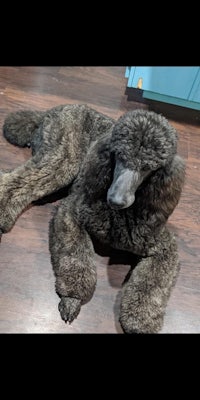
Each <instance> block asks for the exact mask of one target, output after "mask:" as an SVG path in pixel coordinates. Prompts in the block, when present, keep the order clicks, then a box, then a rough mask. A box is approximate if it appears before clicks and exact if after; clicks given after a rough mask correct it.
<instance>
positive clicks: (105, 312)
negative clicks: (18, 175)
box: [0, 66, 200, 334]
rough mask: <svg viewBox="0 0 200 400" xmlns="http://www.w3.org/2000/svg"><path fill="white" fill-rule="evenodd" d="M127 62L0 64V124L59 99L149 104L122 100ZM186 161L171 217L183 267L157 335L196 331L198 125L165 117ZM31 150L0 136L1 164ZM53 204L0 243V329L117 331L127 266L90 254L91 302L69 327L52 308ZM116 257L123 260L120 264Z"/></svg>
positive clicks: (24, 218)
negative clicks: (109, 64)
mask: <svg viewBox="0 0 200 400" xmlns="http://www.w3.org/2000/svg"><path fill="white" fill-rule="evenodd" d="M124 72H125V67H120V66H119V67H62V66H58V67H0V128H1V127H2V126H3V121H4V119H5V117H6V115H7V114H8V113H9V112H11V111H16V110H19V109H22V108H24V109H27V108H33V109H38V110H45V109H47V108H50V107H53V106H56V105H58V104H64V103H66V104H72V103H80V102H83V103H87V104H88V105H90V106H92V107H94V108H95V109H97V110H98V111H100V112H104V113H105V114H107V115H109V116H112V117H113V118H118V117H119V116H120V115H122V114H123V113H124V112H126V111H128V110H132V109H135V108H147V105H145V104H141V103H137V102H128V101H127V97H126V95H125V89H126V82H127V80H126V79H125V78H124ZM170 122H171V123H172V124H173V125H174V126H175V128H176V129H177V132H178V136H179V143H178V149H179V153H180V154H181V155H182V156H183V157H184V158H185V160H186V162H187V170H186V182H185V186H184V190H183V194H182V196H181V200H180V203H179V205H178V207H177V208H176V210H175V211H174V213H173V214H172V216H171V217H170V219H169V222H168V225H169V228H170V229H171V230H172V231H173V232H174V233H175V234H176V237H177V242H178V247H179V257H180V262H181V269H180V273H179V277H178V280H177V283H176V286H175V288H174V289H173V292H172V295H171V298H170V300H169V303H168V306H167V310H166V316H165V321H164V326H163V329H162V331H161V332H162V333H173V332H174V333H190V332H191V333H200V178H199V177H200V127H199V126H198V125H197V124H196V123H194V124H188V123H185V122H180V121H175V120H170ZM29 156H30V150H29V149H19V148H17V147H15V146H12V145H10V144H9V143H7V141H6V140H5V139H4V137H3V135H2V134H1V135H0V169H9V168H14V167H16V166H18V165H20V164H21V163H23V162H24V161H25V160H27V159H28V158H29ZM53 208H54V204H53V203H52V204H46V205H43V206H34V207H30V208H29V209H27V210H26V212H24V213H23V214H22V215H21V216H20V217H19V218H18V220H17V222H16V224H15V226H14V227H13V229H12V230H11V232H9V233H8V234H6V235H4V236H3V237H2V241H1V244H0V251H1V262H0V264H1V265H0V282H1V283H0V332H1V333H2V332H18V333H21V332H23V333H24V332H25V333H30V332H38V333H69V334H70V333H121V332H122V331H121V328H120V326H119V323H118V312H119V303H120V293H121V283H122V282H123V280H124V278H125V276H126V274H127V272H128V270H129V266H128V265H123V263H117V264H113V265H108V264H109V258H108V257H102V256H100V255H96V265H97V273H98V284H97V288H96V291H95V294H94V296H93V298H92V299H91V301H90V302H89V303H88V304H86V305H84V306H83V307H82V310H81V313H80V315H79V317H78V319H77V320H75V321H74V323H73V324H72V325H66V324H65V323H64V322H63V321H62V320H61V319H60V315H59V312H58V309H57V307H58V300H59V299H58V297H57V295H56V293H55V288H54V276H53V271H52V267H51V263H50V255H49V250H48V224H49V220H50V218H51V215H52V212H53ZM120 262H121V261H120Z"/></svg>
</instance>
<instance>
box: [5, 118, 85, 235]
mask: <svg viewBox="0 0 200 400" xmlns="http://www.w3.org/2000/svg"><path fill="white" fill-rule="evenodd" d="M72 123H73V121H72ZM72 128H73V127H71V126H70V123H69V124H67V123H66V125H65V126H64V128H63V121H62V118H60V116H59V112H58V113H57V114H56V113H54V115H52V116H51V114H49V115H47V117H44V119H43V122H42V127H41V128H40V129H41V131H42V142H41V146H39V147H37V151H36V153H35V155H34V156H33V157H32V158H31V159H29V160H28V161H27V162H26V163H25V164H23V165H21V166H19V167H17V168H16V169H14V170H12V171H10V172H5V173H0V230H1V232H3V233H5V232H8V231H9V230H10V229H11V228H12V226H13V224H14V223H15V220H16V219H17V217H18V216H19V214H20V213H21V212H22V211H23V210H24V209H25V208H26V207H27V206H28V205H29V204H31V203H32V202H33V201H36V200H38V199H40V198H42V197H44V196H46V195H48V194H51V193H53V192H55V191H57V190H58V189H60V188H62V187H64V186H67V185H69V184H70V183H71V182H72V180H73V179H74V178H75V177H76V176H77V173H78V170H79V166H80V163H81V158H82V157H83V155H82V153H83V151H82V149H79V147H78V146H79V142H78V140H79V131H78V130H77V131H76V132H74V133H73V134H74V136H73V138H72ZM70 135H71V136H70ZM75 135H77V136H76V139H77V140H75V139H74V137H75ZM84 151H85V149H84Z"/></svg>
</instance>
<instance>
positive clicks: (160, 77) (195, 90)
mask: <svg viewBox="0 0 200 400" xmlns="http://www.w3.org/2000/svg"><path fill="white" fill-rule="evenodd" d="M125 77H126V78H127V87H129V88H137V89H141V90H142V95H143V97H144V98H146V99H151V100H157V101H162V102H166V103H171V104H176V105H179V106H183V107H189V108H193V109H195V110H200V67H127V68H126V72H125Z"/></svg>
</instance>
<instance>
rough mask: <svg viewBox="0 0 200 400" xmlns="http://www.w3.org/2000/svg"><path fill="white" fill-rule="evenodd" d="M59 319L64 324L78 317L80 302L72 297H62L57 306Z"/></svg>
mask: <svg viewBox="0 0 200 400" xmlns="http://www.w3.org/2000/svg"><path fill="white" fill-rule="evenodd" d="M58 309H59V311H60V315H61V318H62V319H63V321H65V322H69V323H70V324H71V322H72V321H73V320H74V319H75V318H77V317H78V314H79V312H80V309H81V300H78V299H75V298H73V297H64V296H63V297H62V298H61V300H60V303H59V305H58Z"/></svg>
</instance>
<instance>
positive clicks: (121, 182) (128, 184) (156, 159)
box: [107, 110, 177, 209]
mask: <svg viewBox="0 0 200 400" xmlns="http://www.w3.org/2000/svg"><path fill="white" fill-rule="evenodd" d="M111 151H112V156H113V158H114V162H115V168H114V174H113V181H112V184H111V186H110V188H109V190H108V193H107V201H108V203H109V205H110V206H111V207H112V208H115V209H122V208H127V207H130V206H131V205H132V204H133V202H134V200H135V192H136V190H137V188H138V187H139V186H140V185H141V183H142V182H143V180H144V179H146V178H147V177H148V176H149V175H150V174H151V173H152V172H154V171H156V170H157V169H159V168H163V167H165V166H166V165H169V163H171V162H172V160H173V157H174V155H175V154H176V151H177V134H176V130H175V128H173V127H172V126H171V125H170V124H169V123H168V121H167V120H166V118H165V117H163V116H162V115H160V114H156V113H155V112H152V111H146V110H135V111H130V112H128V113H126V114H124V115H123V116H122V117H120V118H119V120H118V121H117V122H116V123H115V125H114V128H113V132H112V137H111Z"/></svg>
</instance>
